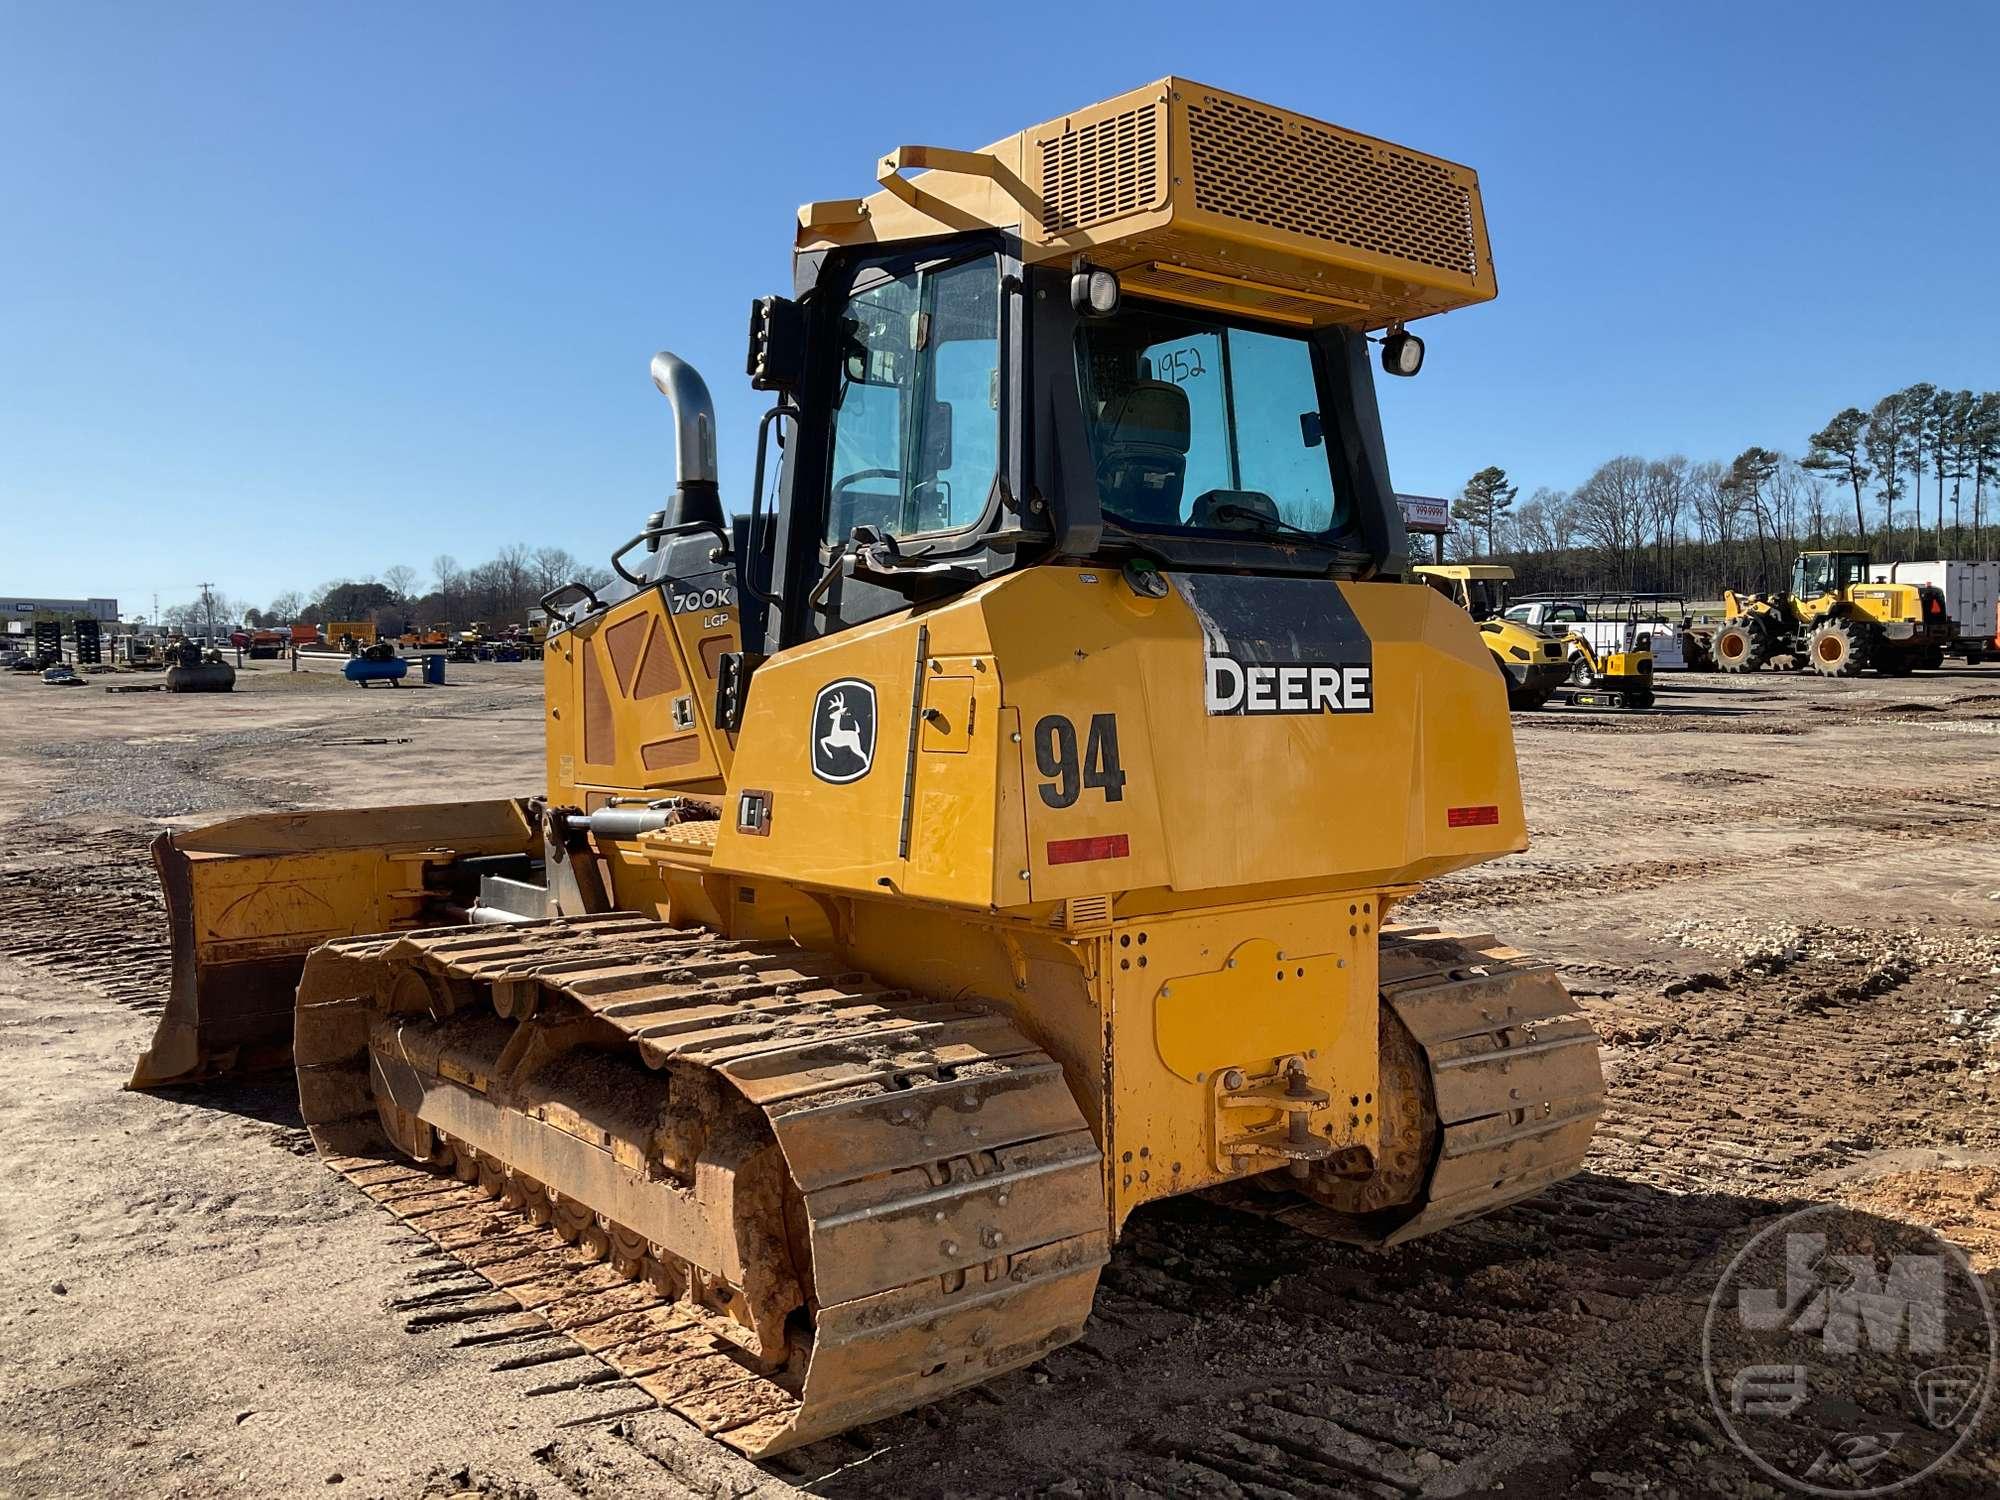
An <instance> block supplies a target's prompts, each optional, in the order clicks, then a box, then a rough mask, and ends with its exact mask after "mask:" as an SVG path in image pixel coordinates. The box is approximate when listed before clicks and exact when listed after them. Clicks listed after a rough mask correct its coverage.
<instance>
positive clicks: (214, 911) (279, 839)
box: [128, 800, 540, 1089]
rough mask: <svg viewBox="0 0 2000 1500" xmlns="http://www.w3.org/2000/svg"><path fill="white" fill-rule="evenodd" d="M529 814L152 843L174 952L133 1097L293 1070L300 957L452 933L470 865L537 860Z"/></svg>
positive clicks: (324, 823) (441, 809) (217, 828)
mask: <svg viewBox="0 0 2000 1500" xmlns="http://www.w3.org/2000/svg"><path fill="white" fill-rule="evenodd" d="M535 829H536V825H535V823H534V821H533V819H532V817H531V815H530V813H529V810H528V808H527V805H526V804H525V803H523V802H518V801H513V800H504V801H494V802H455V803H454V802H447V803H437V804H432V805H428V806H417V807H381V808H367V809H359V810H352V811H348V810H341V811H333V812H305V813H267V814H259V815H257V816H253V817H246V818H231V819H229V820H228V821H226V822H222V823H213V824H210V825H209V826H208V827H206V828H198V829H193V830H190V831H188V832H185V833H165V834H161V835H160V837H159V838H157V839H155V840H154V841H153V849H152V853H153V866H154V868H155V869H156V870H157V871H158V872H159V876H160V886H161V889H162V891H163V892H164V894H165V896H166V903H167V927H168V934H169V938H170V941H171V945H172V959H173V968H172V978H171V981H170V988H169V990H168V994H167V1007H166V1011H165V1013H164V1014H163V1015H162V1016H161V1018H160V1026H159V1030H158V1031H157V1032H156V1033H155V1034H154V1036H153V1044H152V1046H151V1047H150V1048H149V1049H147V1051H146V1053H145V1055H144V1056H142V1057H141V1058H140V1059H139V1065H138V1067H137V1068H135V1069H134V1070H133V1073H132V1081H131V1083H130V1084H129V1085H128V1087H130V1088H135V1089H139V1088H157V1087H160V1086H162V1085H165V1084H174V1083H195V1082H199V1081H201V1080H203V1079H207V1078H213V1077H215V1076H217V1075H218V1074H223V1073H231V1072H239V1071H240V1072H249V1071H253V1070H256V1069H260V1068H274V1067H284V1066H286V1065H287V1064H288V1063H289V1062H290V1061H291V1051H292V1006H293V992H294V991H295V990H297V988H298V983H299V971H300V969H301V968H302V967H303V966H304V964H305V958H306V954H307V953H308V952H310V951H311V950H312V949H313V948H314V947H316V946H317V945H319V944H320V943H323V942H326V941H327V940H328V939H331V938H338V937H348V936H351V935H353V934H354V933H359V932H383V931H391V930H395V929H398V928H413V927H431V926H439V925H443V924H445V923H448V922H451V921H453V920H455V917H454V912H455V911H462V910H463V907H464V905H465V904H466V900H467V899H468V897H469V895H470V892H471V891H474V890H476V889H477V885H478V878H477V876H476V875H470V876H469V879H470V886H469V888H468V889H464V890H461V889H459V888H458V887H459V886H461V885H464V884H465V882H464V881H463V880H454V879H453V878H452V877H453V875H454V873H456V874H458V875H467V874H468V872H469V867H467V866H466V865H465V863H464V862H465V861H467V860H474V859H480V858H482V857H493V856H505V857H511V858H514V859H520V860H525V859H527V858H528V857H530V856H532V855H534V854H537V853H539V851H540V844H539V842H538V835H537V833H536V831H535Z"/></svg>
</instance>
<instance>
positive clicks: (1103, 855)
mask: <svg viewBox="0 0 2000 1500" xmlns="http://www.w3.org/2000/svg"><path fill="white" fill-rule="evenodd" d="M1131 853H1132V840H1131V839H1129V838H1127V837H1126V836H1125V835H1124V834H1122V833H1106V834H1101V835H1099V836H1098V837H1097V838H1094V839H1050V840H1049V863H1050V864H1052V865H1076V864H1082V863H1083V862H1084V861H1085V860H1087V859H1125V858H1128V857H1129V856H1130V855H1131Z"/></svg>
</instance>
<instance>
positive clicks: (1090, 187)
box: [1042, 104, 1161, 235]
mask: <svg viewBox="0 0 2000 1500" xmlns="http://www.w3.org/2000/svg"><path fill="white" fill-rule="evenodd" d="M1160 136H1161V130H1160V106H1159V105H1157V104H1143V105H1140V106H1139V107H1138V108H1137V109H1128V110H1126V111H1124V112H1123V113H1122V114H1115V115H1110V116H1107V117H1106V118H1104V119H1102V120H1098V121H1096V122H1094V123H1092V124H1089V125H1082V126H1078V127H1077V128H1075V129H1073V130H1066V131H1064V132H1063V133H1062V134H1061V135H1057V136H1051V137H1049V138H1048V139H1047V140H1045V141H1043V142H1042V232H1043V233H1044V234H1051V235H1057V234H1068V233H1070V232H1071V231H1072V230H1076V229H1087V228H1089V227H1090V226H1091V225H1093V224H1097V223H1101V222H1103V221H1104V220H1106V219H1115V218H1117V217H1118V216H1119V215H1120V214H1128V213H1131V212H1132V211H1133V210H1134V209H1139V208H1146V207H1149V206H1150V205H1151V204H1152V202H1153V199H1154V196H1155V194H1156V192H1157V190H1158V186H1159V180H1160Z"/></svg>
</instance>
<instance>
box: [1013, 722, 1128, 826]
mask: <svg viewBox="0 0 2000 1500" xmlns="http://www.w3.org/2000/svg"><path fill="white" fill-rule="evenodd" d="M1076 745H1077V739H1076V725H1075V724H1073V723H1071V722H1070V721H1069V720H1068V719H1066V718H1064V717H1063V716H1062V715H1061V714H1050V715H1048V717H1046V718H1044V719H1043V720H1042V721H1041V722H1040V723H1038V724H1036V725H1035V767H1036V769H1037V770H1039V771H1040V772H1041V773H1042V775H1044V776H1046V777H1047V778H1048V780H1046V781H1044V782H1042V783H1041V785H1040V786H1039V787H1037V788H1036V790H1037V791H1039V792H1040V793H1041V794H1042V801H1044V802H1046V803H1047V804H1048V805H1049V806H1050V807H1070V806H1073V805H1074V804H1075V802H1076V799H1077V798H1078V797H1080V796H1082V795H1083V793H1084V791H1085V790H1090V791H1097V792H1102V793H1103V794H1104V800H1105V801H1106V802H1122V801H1124V800H1125V772H1124V771H1123V770H1122V769H1120V767H1119V764H1118V716H1117V715H1116V714H1092V715H1091V716H1090V729H1089V731H1088V734H1087V737H1086V738H1085V740H1084V746H1083V758H1082V760H1081V761H1079V760H1078V759H1077V754H1076Z"/></svg>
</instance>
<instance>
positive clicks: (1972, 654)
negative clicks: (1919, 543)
mask: <svg viewBox="0 0 2000 1500" xmlns="http://www.w3.org/2000/svg"><path fill="white" fill-rule="evenodd" d="M1868 577H1869V581H1870V582H1872V583H1914V584H1926V583H1927V584H1930V585H1931V586H1932V587H1934V588H1936V589H1937V590H1938V592H1940V593H1941V594H1943V595H1944V599H1945V609H1946V610H1947V611H1949V613H1950V615H1951V618H1952V626H1953V634H1954V637H1955V638H1954V640H1953V641H1952V644H1951V646H1950V648H1949V649H1950V651H1951V654H1952V655H1954V656H1962V657H1964V658H1965V660H1966V661H1967V662H1968V663H1970V662H1980V661H1990V660H2000V562H1901V563H1875V564H1874V565H1872V566H1871V567H1870V568H1869V570H1868Z"/></svg>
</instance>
